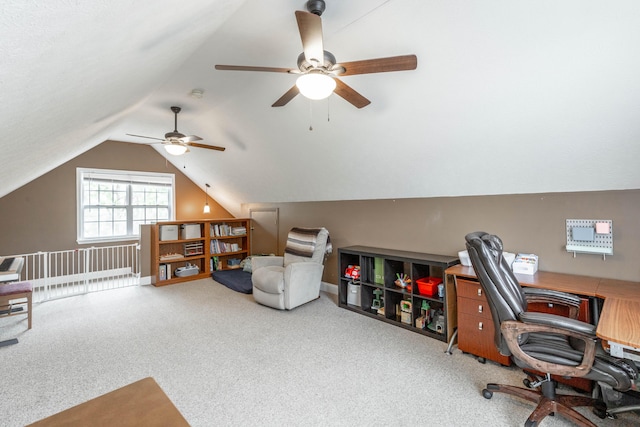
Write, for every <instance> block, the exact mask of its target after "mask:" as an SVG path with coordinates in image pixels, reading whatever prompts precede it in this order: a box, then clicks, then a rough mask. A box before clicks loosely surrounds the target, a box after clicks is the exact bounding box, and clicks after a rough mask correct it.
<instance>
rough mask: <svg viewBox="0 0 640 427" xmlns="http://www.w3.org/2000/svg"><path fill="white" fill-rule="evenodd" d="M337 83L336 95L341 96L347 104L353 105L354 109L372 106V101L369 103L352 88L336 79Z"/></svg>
mask: <svg viewBox="0 0 640 427" xmlns="http://www.w3.org/2000/svg"><path fill="white" fill-rule="evenodd" d="M335 81H336V88H335V90H334V92H335V93H336V95H339V96H341V97H342V98H344V99H345V100H346V101H347V102H349V103H351V104H352V105H353V106H354V107H356V108H362V107H366V106H367V105H369V104H371V101H369V100H368V99H367V98H365V97H364V96H362V95H360V94H359V93H358V92H356V91H355V90H354V89H353V88H352V87H351V86H349V85H347V84H345V83H344V82H343V81H342V80H340V79H335Z"/></svg>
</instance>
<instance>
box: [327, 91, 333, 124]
mask: <svg viewBox="0 0 640 427" xmlns="http://www.w3.org/2000/svg"><path fill="white" fill-rule="evenodd" d="M331 98H332V97H331V96H329V98H327V122H330V121H331Z"/></svg>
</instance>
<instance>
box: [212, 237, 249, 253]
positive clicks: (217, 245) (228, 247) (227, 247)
mask: <svg viewBox="0 0 640 427" xmlns="http://www.w3.org/2000/svg"><path fill="white" fill-rule="evenodd" d="M210 249H211V253H212V254H223V253H227V252H238V251H241V250H242V247H241V246H240V245H239V244H238V243H227V242H221V241H220V240H217V239H214V240H212V241H211V248H210Z"/></svg>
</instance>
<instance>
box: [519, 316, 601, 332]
mask: <svg viewBox="0 0 640 427" xmlns="http://www.w3.org/2000/svg"><path fill="white" fill-rule="evenodd" d="M518 319H519V320H520V321H521V322H524V323H535V324H538V325H546V326H550V327H553V328H560V329H563V330H568V331H571V332H577V333H580V334H584V335H589V336H591V337H593V338H595V337H596V327H595V326H594V325H592V324H591V323H586V322H582V321H580V320H577V319H570V318H568V317H564V316H558V315H556V314H551V313H538V312H533V311H525V312H524V313H520V315H519V316H518Z"/></svg>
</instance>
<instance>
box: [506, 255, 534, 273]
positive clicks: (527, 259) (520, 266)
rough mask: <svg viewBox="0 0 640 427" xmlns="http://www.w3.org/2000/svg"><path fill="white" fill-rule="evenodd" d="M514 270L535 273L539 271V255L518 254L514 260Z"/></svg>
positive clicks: (515, 271)
mask: <svg viewBox="0 0 640 427" xmlns="http://www.w3.org/2000/svg"><path fill="white" fill-rule="evenodd" d="M512 270H513V272H514V273H520V274H535V273H536V271H538V255H534V254H518V255H516V259H515V260H514V261H513V264H512Z"/></svg>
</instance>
